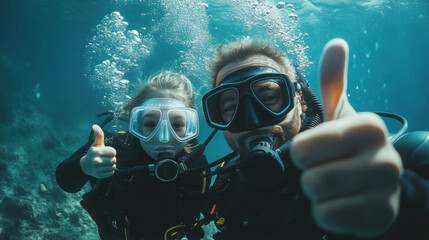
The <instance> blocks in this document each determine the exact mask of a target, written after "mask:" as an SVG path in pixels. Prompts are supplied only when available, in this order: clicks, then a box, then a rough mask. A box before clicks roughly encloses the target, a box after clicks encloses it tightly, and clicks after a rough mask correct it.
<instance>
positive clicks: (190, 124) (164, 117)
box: [130, 98, 199, 143]
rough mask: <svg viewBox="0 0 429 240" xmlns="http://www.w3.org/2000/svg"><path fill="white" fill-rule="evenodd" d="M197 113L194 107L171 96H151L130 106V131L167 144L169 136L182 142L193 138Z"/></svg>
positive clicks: (144, 138)
mask: <svg viewBox="0 0 429 240" xmlns="http://www.w3.org/2000/svg"><path fill="white" fill-rule="evenodd" d="M198 124H199V123H198V113H197V111H196V110H195V109H192V108H187V107H185V104H184V103H183V102H182V101H180V100H178V99H174V98H151V99H148V100H146V101H144V102H143V104H142V105H141V106H139V107H135V108H133V110H132V112H131V118H130V133H131V134H133V135H134V136H136V137H137V138H139V139H141V140H143V141H150V140H152V139H153V138H156V140H158V141H159V142H160V143H168V142H169V141H170V140H171V138H174V140H177V141H178V142H186V141H188V140H190V139H193V138H195V137H197V135H198V131H199V126H198Z"/></svg>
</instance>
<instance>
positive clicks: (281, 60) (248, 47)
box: [208, 37, 296, 88]
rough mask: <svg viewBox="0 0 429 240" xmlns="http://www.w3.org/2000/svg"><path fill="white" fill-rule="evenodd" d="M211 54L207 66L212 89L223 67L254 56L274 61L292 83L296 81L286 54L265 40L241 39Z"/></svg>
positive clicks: (221, 46) (293, 70)
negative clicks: (261, 56)
mask: <svg viewBox="0 0 429 240" xmlns="http://www.w3.org/2000/svg"><path fill="white" fill-rule="evenodd" d="M212 54H213V57H212V59H211V61H210V62H209V64H208V72H209V74H210V86H211V87H212V88H214V87H216V78H217V75H218V74H219V71H220V70H221V69H222V68H223V67H225V66H226V65H228V64H230V63H233V62H236V61H242V60H245V59H247V58H249V57H251V56H255V55H263V56H266V57H268V58H270V59H272V60H274V61H275V62H276V63H277V64H278V65H279V66H280V68H281V72H282V73H284V74H286V75H288V77H289V78H290V80H291V81H292V82H295V81H296V72H295V68H294V67H293V66H292V63H291V61H290V60H289V59H288V58H287V56H286V54H285V53H284V52H282V51H280V50H279V49H277V48H276V47H274V45H272V44H271V43H270V42H268V41H265V40H260V39H250V38H248V37H246V38H242V39H240V40H238V41H235V42H232V43H229V44H221V45H220V46H219V47H218V48H217V49H215V50H214V51H213V53H212Z"/></svg>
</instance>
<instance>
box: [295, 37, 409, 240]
mask: <svg viewBox="0 0 429 240" xmlns="http://www.w3.org/2000/svg"><path fill="white" fill-rule="evenodd" d="M347 64H348V46H347V43H346V42H345V41H344V40H342V39H334V40H331V41H330V42H329V43H328V44H327V45H326V46H325V48H324V50H323V53H322V57H321V63H320V81H321V83H320V85H321V88H322V89H321V90H322V100H323V107H324V110H325V114H326V118H327V122H325V123H323V124H320V125H319V126H317V127H315V128H314V129H310V130H308V131H306V132H303V133H301V134H298V135H297V136H296V137H295V138H294V140H293V143H292V148H291V155H292V161H293V162H294V164H295V165H296V166H297V167H298V168H300V169H302V170H303V174H302V177H301V186H302V189H303V191H304V193H305V194H306V195H307V196H308V197H309V198H310V200H311V201H312V211H313V217H314V219H315V220H316V222H317V223H318V225H319V226H320V227H321V228H323V229H325V230H326V231H330V232H334V233H337V234H353V235H358V236H367V237H374V236H378V235H380V234H382V233H383V232H385V231H386V230H387V229H388V228H389V227H390V226H391V225H392V223H393V222H394V220H395V218H396V216H397V215H398V212H399V200H400V184H399V177H400V174H401V172H402V162H401V158H400V156H399V155H398V153H397V152H396V150H395V149H394V148H393V146H392V144H391V143H390V142H389V141H388V133H387V130H386V126H385V124H384V122H383V121H382V119H381V118H380V117H378V116H377V115H376V114H372V113H359V114H357V113H356V111H355V110H354V109H353V107H352V106H351V105H350V103H349V102H348V100H347V95H346V89H347Z"/></svg>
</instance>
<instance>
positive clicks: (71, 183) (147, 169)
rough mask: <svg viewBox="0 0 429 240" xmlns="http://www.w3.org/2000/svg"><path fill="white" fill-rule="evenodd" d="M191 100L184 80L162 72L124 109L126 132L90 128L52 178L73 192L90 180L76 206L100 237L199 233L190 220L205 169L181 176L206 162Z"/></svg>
mask: <svg viewBox="0 0 429 240" xmlns="http://www.w3.org/2000/svg"><path fill="white" fill-rule="evenodd" d="M194 99H195V98H194V93H193V89H192V85H191V82H190V81H189V79H188V78H186V77H185V76H184V75H181V74H177V73H172V72H164V73H161V74H159V75H157V76H155V77H153V78H152V79H150V80H149V81H148V82H147V83H146V84H145V85H143V86H142V87H141V88H140V91H139V92H138V93H137V94H136V95H135V96H134V97H133V98H132V99H131V100H130V102H129V103H128V104H127V105H126V106H125V107H124V110H125V112H126V113H127V114H126V116H127V118H128V119H129V132H128V131H127V132H125V131H120V132H118V133H115V134H108V133H106V135H104V132H103V130H102V129H101V128H100V127H99V126H98V125H94V126H93V134H94V135H95V140H91V139H92V137H91V136H90V141H89V142H88V143H87V144H85V145H84V146H83V147H81V148H80V149H79V150H78V151H77V152H75V153H74V154H73V155H72V156H71V157H70V158H68V159H66V160H64V161H63V162H62V163H61V164H60V165H59V166H58V167H57V171H56V178H57V183H58V185H59V186H60V187H61V188H62V189H63V190H64V191H66V192H69V193H75V192H78V191H80V190H81V188H82V187H83V186H84V185H85V183H86V182H87V181H90V183H91V191H90V192H87V193H85V194H84V195H83V200H82V201H81V205H82V207H83V208H85V210H86V211H87V212H88V213H89V215H90V216H91V218H92V219H93V220H94V221H95V223H96V224H97V226H98V230H99V235H100V237H101V239H103V240H106V239H107V240H110V239H115V240H116V239H163V240H166V239H181V238H182V237H185V236H186V237H187V239H190V240H192V239H201V238H203V237H204V232H203V230H202V228H201V226H200V225H198V224H196V223H197V222H198V220H199V218H200V214H201V211H202V209H203V201H204V197H205V193H206V191H208V188H209V185H210V182H211V181H210V180H211V179H210V177H199V175H200V174H201V173H204V172H200V173H198V174H197V175H195V174H186V173H184V170H185V169H186V168H188V167H190V168H195V167H199V166H204V165H207V160H206V157H205V156H204V155H203V154H202V152H203V151H201V150H200V146H199V145H200V144H199V143H197V142H196V140H195V138H196V137H197V135H198V132H199V125H198V113H197V111H196V110H195V104H194ZM111 116H113V115H111ZM112 118H113V117H112ZM112 118H110V119H109V118H108V119H106V121H105V122H104V123H103V124H102V126H104V125H105V124H106V123H107V122H108V121H109V120H111V119H112ZM91 135H92V133H91Z"/></svg>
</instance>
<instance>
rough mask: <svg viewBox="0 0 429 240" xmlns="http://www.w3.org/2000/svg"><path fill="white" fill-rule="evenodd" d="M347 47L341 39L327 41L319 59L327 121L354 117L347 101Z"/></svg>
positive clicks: (353, 111) (353, 112)
mask: <svg viewBox="0 0 429 240" xmlns="http://www.w3.org/2000/svg"><path fill="white" fill-rule="evenodd" d="M348 58H349V46H348V45H347V42H346V41H344V40H343V39H340V38H336V39H333V40H331V41H329V42H328V43H327V44H326V46H325V48H324V49H323V52H322V56H321V57H320V66H319V69H320V87H321V93H322V102H323V108H324V110H325V114H326V119H327V120H328V121H330V120H335V119H339V118H344V117H348V116H353V115H356V111H355V110H354V109H353V107H352V106H351V105H350V103H349V101H348V99H347V93H346V92H347V68H348Z"/></svg>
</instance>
